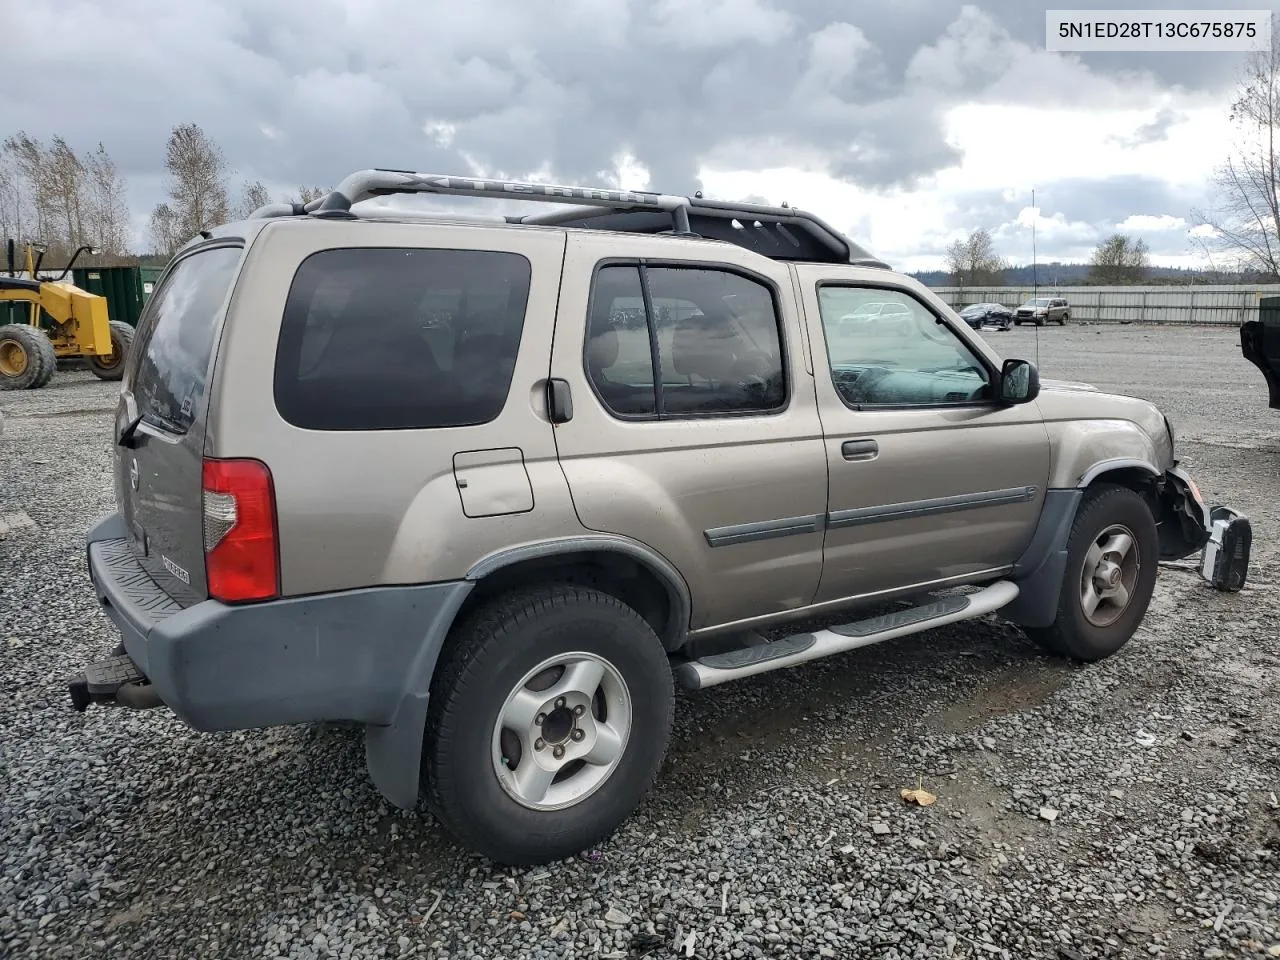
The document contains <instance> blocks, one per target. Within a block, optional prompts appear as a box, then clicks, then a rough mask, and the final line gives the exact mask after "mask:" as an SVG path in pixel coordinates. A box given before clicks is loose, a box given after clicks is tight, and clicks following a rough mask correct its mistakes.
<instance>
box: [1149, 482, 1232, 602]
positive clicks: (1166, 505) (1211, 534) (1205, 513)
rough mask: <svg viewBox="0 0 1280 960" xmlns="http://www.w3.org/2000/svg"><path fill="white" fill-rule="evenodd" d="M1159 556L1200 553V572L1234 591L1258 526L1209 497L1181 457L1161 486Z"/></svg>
mask: <svg viewBox="0 0 1280 960" xmlns="http://www.w3.org/2000/svg"><path fill="white" fill-rule="evenodd" d="M1158 496H1159V501H1160V503H1159V506H1160V512H1159V514H1158V527H1157V529H1158V531H1159V534H1160V559H1161V560H1185V559H1187V558H1188V557H1191V556H1193V555H1194V554H1197V553H1199V554H1200V566H1199V573H1200V576H1201V577H1202V578H1204V579H1205V580H1207V581H1208V582H1209V583H1211V584H1212V585H1213V587H1214V588H1215V589H1217V590H1224V591H1227V592H1231V593H1234V592H1236V591H1238V590H1240V589H1242V588H1243V587H1244V585H1245V582H1246V580H1247V579H1248V575H1249V551H1250V548H1251V547H1252V544H1253V527H1252V525H1251V524H1250V523H1249V518H1248V517H1246V516H1244V515H1243V514H1241V513H1239V512H1238V511H1236V510H1233V509H1231V508H1230V507H1224V506H1213V507H1210V506H1209V505H1208V504H1206V503H1205V501H1204V497H1203V496H1202V495H1201V493H1200V488H1199V487H1198V486H1196V482H1195V481H1194V480H1192V479H1191V477H1190V475H1189V474H1187V472H1186V471H1185V470H1183V469H1182V468H1181V467H1179V466H1178V465H1177V464H1176V463H1175V464H1174V465H1173V466H1172V467H1170V468H1169V469H1168V470H1166V471H1165V474H1164V477H1163V482H1162V483H1160V484H1159V490H1158Z"/></svg>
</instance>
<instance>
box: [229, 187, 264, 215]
mask: <svg viewBox="0 0 1280 960" xmlns="http://www.w3.org/2000/svg"><path fill="white" fill-rule="evenodd" d="M270 202H271V194H270V193H268V192H267V188H266V187H265V186H264V185H263V183H262V181H261V180H255V181H253V183H246V184H245V185H244V187H243V188H242V190H241V193H240V204H239V205H238V206H237V207H236V216H238V217H239V218H240V219H244V218H246V217H248V216H249V215H250V214H251V213H253V211H255V210H257V209H258V208H259V207H261V206H265V205H266V204H268V203H270Z"/></svg>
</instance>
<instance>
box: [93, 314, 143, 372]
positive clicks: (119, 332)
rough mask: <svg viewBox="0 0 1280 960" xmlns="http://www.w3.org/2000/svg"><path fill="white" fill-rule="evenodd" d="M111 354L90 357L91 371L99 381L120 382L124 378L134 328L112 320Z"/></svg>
mask: <svg viewBox="0 0 1280 960" xmlns="http://www.w3.org/2000/svg"><path fill="white" fill-rule="evenodd" d="M108 326H109V327H110V328H111V353H110V355H108V356H105V357H104V356H100V355H98V354H92V355H90V356H89V357H88V360H89V369H90V370H92V371H93V374H94V376H96V377H97V378H98V379H99V380H119V379H120V378H121V377H123V376H124V365H125V361H126V360H128V359H129V351H130V350H131V349H132V348H133V327H131V326H129V325H128V324H127V323H122V322H121V321H119V320H112V321H111V323H110V324H108Z"/></svg>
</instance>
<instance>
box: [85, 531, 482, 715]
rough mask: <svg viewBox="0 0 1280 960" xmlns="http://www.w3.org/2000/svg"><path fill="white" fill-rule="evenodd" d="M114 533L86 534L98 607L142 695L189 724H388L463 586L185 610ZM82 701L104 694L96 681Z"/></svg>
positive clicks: (419, 689) (423, 685) (422, 689)
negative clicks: (117, 634) (116, 636)
mask: <svg viewBox="0 0 1280 960" xmlns="http://www.w3.org/2000/svg"><path fill="white" fill-rule="evenodd" d="M125 533H126V532H125V525H124V522H123V520H122V518H121V517H120V516H119V515H118V514H112V515H111V516H109V517H107V518H106V519H104V520H103V521H101V522H99V523H98V524H97V525H96V526H95V527H94V528H93V529H92V530H91V531H90V532H89V536H88V541H89V542H88V566H89V576H90V579H91V580H92V582H93V587H94V591H95V592H96V594H97V597H98V602H99V603H100V605H101V606H102V609H103V611H104V612H105V613H106V614H107V616H108V617H109V618H110V620H111V621H112V623H114V624H115V626H116V627H117V629H118V630H119V631H120V636H121V639H122V641H123V648H124V652H125V653H127V655H128V658H129V660H131V661H132V663H133V665H135V666H136V672H137V673H138V674H140V675H141V683H142V686H143V687H144V688H145V687H147V686H149V687H150V688H151V690H150V691H147V693H148V694H153V695H154V697H155V698H158V700H159V701H160V702H162V703H163V704H164V705H165V706H167V707H169V708H170V709H171V710H172V711H173V712H174V713H175V714H177V715H178V716H179V717H180V718H182V719H183V720H184V721H185V722H186V723H188V724H189V725H190V726H192V727H194V728H195V729H197V730H240V729H249V728H253V727H264V726H274V725H278V724H290V723H305V722H309V721H316V720H352V721H357V722H361V723H366V724H375V725H378V724H390V723H392V722H393V721H394V720H395V719H396V716H397V711H398V709H399V707H400V705H401V703H402V702H403V701H404V700H406V699H407V698H414V697H418V698H425V695H426V692H427V686H428V685H429V683H430V676H431V671H432V670H433V669H434V665H435V660H436V656H437V655H438V653H439V650H440V647H441V645H442V644H443V642H444V637H445V634H446V633H447V632H448V629H449V625H450V624H451V623H452V621H453V616H454V614H455V613H456V612H457V610H458V607H459V606H461V603H462V600H463V599H464V598H465V597H466V594H467V593H468V592H469V590H470V587H471V585H470V584H469V583H465V582H456V583H440V584H428V585H424V586H405V587H378V588H370V589H362V590H351V591H345V592H342V593H331V594H318V595H314V596H307V597H293V598H288V599H283V600H275V601H270V602H266V603H256V604H246V605H243V606H229V605H226V604H222V603H219V602H217V601H214V600H206V601H203V602H202V603H197V604H194V605H193V606H189V607H185V608H184V607H181V606H179V605H178V604H177V603H176V602H175V601H173V600H172V599H171V598H170V597H169V596H168V595H167V594H166V593H165V592H164V590H163V589H162V588H161V587H160V586H159V585H157V584H156V582H155V581H154V580H153V579H152V578H151V577H150V575H149V574H147V572H146V571H145V570H144V569H143V568H142V566H141V565H140V564H139V563H138V562H137V561H136V560H135V559H134V557H133V553H132V550H131V548H130V546H129V543H128V541H127V539H126V536H125ZM126 672H127V671H126ZM83 679H84V676H82V677H79V678H76V679H75V680H73V681H72V696H73V702H74V701H75V700H76V698H77V692H76V691H77V689H80V691H81V697H80V699H81V701H82V702H81V703H77V704H76V706H77V708H79V709H83V692H84V690H83V688H82V687H79V683H80V681H82V680H83ZM124 692H125V693H127V694H129V695H130V696H133V694H134V691H130V690H128V689H126V690H125V691H124ZM91 699H104V700H105V699H114V698H113V697H111V696H109V695H107V694H106V693H104V690H103V688H102V686H101V684H99V686H98V689H97V690H96V691H95V695H94V696H93V697H92V698H91ZM121 699H122V700H123V699H124V698H123V697H121Z"/></svg>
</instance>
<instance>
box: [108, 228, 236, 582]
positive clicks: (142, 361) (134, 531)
mask: <svg viewBox="0 0 1280 960" xmlns="http://www.w3.org/2000/svg"><path fill="white" fill-rule="evenodd" d="M243 252H244V247H243V245H242V243H241V242H240V241H213V242H211V243H208V244H205V245H203V246H200V247H197V248H193V249H192V250H191V251H189V252H187V253H184V254H183V255H182V256H181V257H179V258H178V259H177V260H175V261H174V263H173V264H172V265H171V266H170V268H169V269H168V270H167V271H166V273H165V275H164V277H163V278H162V279H161V281H160V284H159V286H158V287H157V289H156V291H155V293H154V294H152V296H151V299H150V300H149V301H148V302H147V307H146V310H145V312H144V314H143V316H142V318H141V319H140V321H139V328H140V329H139V334H140V335H139V338H138V340H137V341H136V346H135V347H134V351H135V353H134V356H133V357H132V358H131V359H130V361H129V369H128V370H127V371H126V376H125V379H124V383H123V385H122V391H121V396H120V401H119V404H118V406H117V415H116V430H115V438H116V441H117V442H116V445H115V478H116V500H117V503H118V505H119V507H120V510H121V513H122V514H123V516H124V519H125V521H126V523H127V524H128V527H129V531H130V537H131V540H132V544H133V548H134V551H135V553H136V554H137V556H138V558H139V560H140V561H141V563H142V565H143V567H144V568H145V569H146V570H147V571H148V572H149V573H150V574H151V575H152V576H153V577H154V578H155V580H156V581H157V583H159V584H160V585H161V586H162V587H164V588H165V590H166V591H167V592H168V593H169V595H170V596H171V597H173V599H174V600H176V601H177V602H179V603H181V604H183V605H184V606H185V605H189V604H191V603H195V602H198V601H200V600H203V599H205V597H206V596H207V595H208V594H207V591H206V589H205V579H204V530H203V521H202V513H201V502H200V490H201V470H202V458H203V453H204V430H205V414H206V411H207V409H208V394H207V390H206V387H207V385H208V383H209V377H210V371H211V368H212V366H213V359H214V353H215V349H216V345H217V342H218V337H219V334H220V331H221V328H222V318H223V315H224V313H225V310H226V304H227V300H228V297H229V295H230V293H231V288H232V286H233V285H234V283H235V278H236V274H237V272H238V270H239V267H240V260H241V257H242V255H243ZM130 428H132V431H133V432H132V437H131V438H129V439H128V440H127V442H126V443H123V444H122V443H121V442H120V439H121V433H122V431H127V430H129V429H130Z"/></svg>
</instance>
